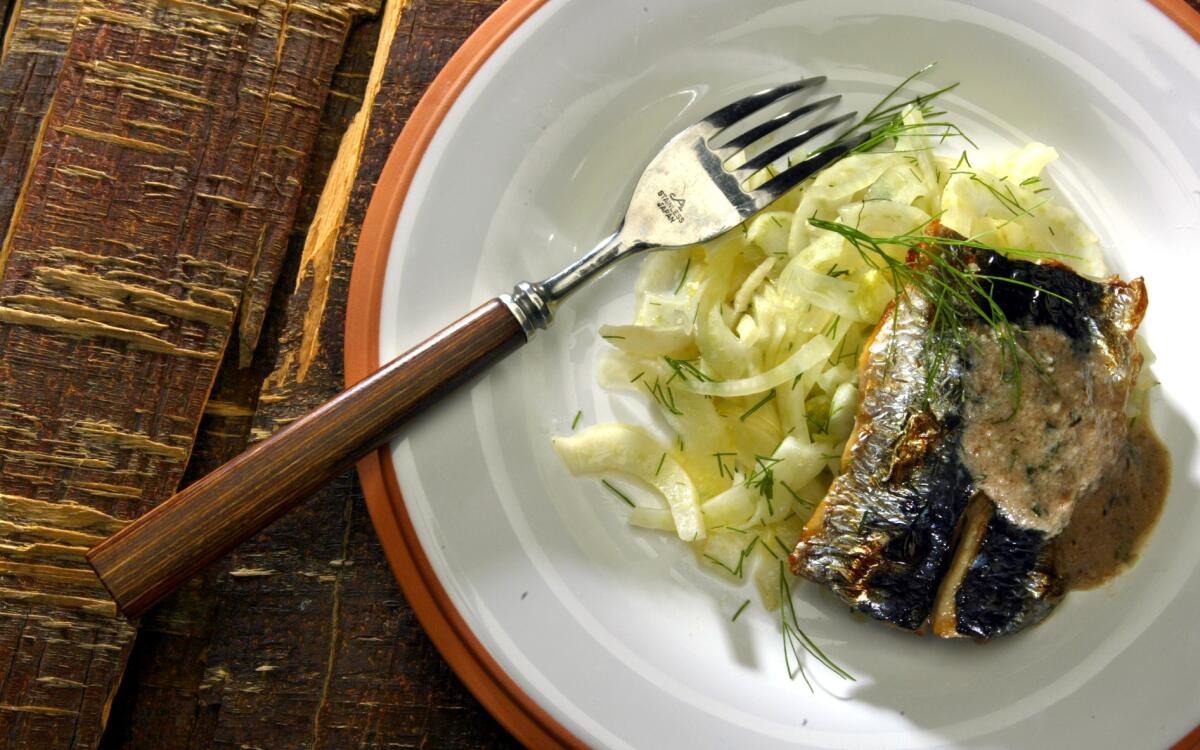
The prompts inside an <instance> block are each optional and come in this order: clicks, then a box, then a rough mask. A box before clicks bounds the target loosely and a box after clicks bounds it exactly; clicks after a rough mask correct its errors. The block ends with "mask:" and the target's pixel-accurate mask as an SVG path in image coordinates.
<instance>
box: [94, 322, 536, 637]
mask: <svg viewBox="0 0 1200 750" xmlns="http://www.w3.org/2000/svg"><path fill="white" fill-rule="evenodd" d="M524 341H525V335H524V333H523V332H522V330H521V325H520V323H519V322H518V321H517V319H516V317H514V315H513V314H512V312H510V311H509V309H508V307H507V305H505V304H504V303H503V302H501V301H500V299H498V298H497V299H493V300H491V301H490V302H486V303H484V304H483V305H481V306H480V307H478V308H476V309H475V310H474V311H472V312H470V313H468V314H467V315H466V316H465V317H463V318H462V319H460V320H459V321H457V322H456V323H453V324H451V325H450V326H448V327H446V328H444V329H442V330H441V331H440V332H439V333H437V334H435V335H434V336H432V337H431V338H429V339H427V340H425V342H423V343H422V344H420V345H418V346H417V347H415V348H413V349H411V350H409V351H408V352H407V353H405V354H403V355H401V356H400V357H398V358H397V359H395V360H393V361H392V362H390V363H388V364H387V365H385V366H384V367H383V368H382V369H380V370H379V371H378V372H376V373H374V374H373V375H371V376H370V377H368V378H367V379H366V380H364V381H362V382H361V383H358V384H357V385H355V386H353V387H351V388H349V389H348V390H346V391H344V392H343V393H341V394H340V395H338V396H337V397H336V398H334V399H333V400H332V401H330V402H328V403H326V404H325V405H324V406H321V407H320V408H318V409H317V410H316V411H313V412H311V413H309V414H307V415H306V416H304V417H303V418H301V419H300V420H298V421H296V422H294V423H292V424H291V425H289V426H288V427H286V428H284V429H282V430H280V431H279V432H277V433H275V435H274V436H272V437H270V438H268V439H267V440H264V441H263V442H261V443H259V444H258V445H256V446H254V447H253V448H251V449H250V450H248V451H246V452H245V453H243V454H241V455H240V456H238V457H237V458H235V459H233V460H232V461H230V462H229V463H227V464H225V465H224V466H221V467H220V468H218V469H217V470H216V471H214V472H213V473H211V474H209V475H208V476H206V477H204V478H203V479H201V480H199V481H198V482H196V483H194V484H192V485H190V486H189V487H187V488H186V489H184V490H183V491H182V492H179V493H178V494H176V495H175V496H174V497H172V498H171V499H169V500H167V501H166V502H165V503H163V504H161V505H159V506H158V507H156V508H154V509H153V510H151V511H150V512H149V513H146V514H145V515H143V516H142V517H140V518H138V519H137V520H136V521H134V522H133V523H131V524H130V525H129V526H127V527H125V528H124V529H122V530H121V531H119V532H117V533H116V534H114V535H113V536H111V537H109V538H108V539H106V540H104V541H103V542H101V543H100V544H99V545H97V546H96V547H94V548H93V549H91V550H90V551H89V552H88V553H87V559H88V561H89V562H90V563H91V565H92V567H93V568H95V570H96V573H97V574H98V575H99V576H100V580H101V581H103V582H104V585H105V586H107V587H108V590H109V592H110V593H111V594H112V596H113V599H115V600H116V603H117V607H118V608H119V609H120V610H121V612H123V613H124V614H125V615H126V616H127V617H130V618H134V617H137V616H138V615H140V614H142V613H143V612H145V611H146V610H147V609H148V608H149V607H150V605H152V604H153V603H154V602H156V601H158V600H159V599H160V598H162V597H163V596H164V595H166V594H167V593H169V592H171V591H172V590H174V589H175V588H176V587H177V586H179V585H180V584H181V583H183V582H184V581H186V580H187V579H188V578H190V577H191V576H193V575H195V574H196V573H197V572H199V571H200V570H201V569H202V568H204V567H205V566H206V565H208V564H209V563H211V562H213V561H214V560H216V559H217V558H219V557H221V556H222V555H224V554H225V553H226V552H228V551H230V550H231V549H233V548H234V547H235V546H237V545H238V544H239V543H240V542H242V541H244V540H246V539H248V538H249V537H251V536H253V535H254V534H256V533H257V532H258V531H260V530H262V529H263V528H264V527H266V526H267V525H268V524H269V523H271V522H272V521H274V520H275V519H276V518H278V517H279V516H281V515H283V514H284V513H285V512H287V511H288V510H289V509H291V508H292V507H294V506H295V505H297V504H298V503H299V502H300V501H301V500H303V499H305V498H306V497H308V496H309V495H311V494H312V493H313V492H314V491H316V490H317V489H319V488H320V487H321V486H322V485H325V484H327V483H328V482H329V481H330V480H332V479H333V478H334V477H335V476H337V475H338V474H339V473H340V472H342V471H343V470H344V469H346V468H347V467H349V466H350V465H351V464H352V463H353V462H354V461H356V460H357V459H359V458H361V457H362V456H363V455H365V454H366V453H368V452H369V451H371V450H373V449H375V448H377V447H379V446H380V445H382V444H383V443H384V442H385V441H386V440H387V439H388V438H389V437H390V436H391V435H392V434H393V433H394V432H395V431H396V430H397V428H399V427H400V425H401V424H402V423H403V422H404V421H405V420H406V419H408V418H409V417H411V416H413V415H414V414H416V413H417V412H418V411H420V410H421V409H422V408H423V407H425V406H427V405H429V404H430V403H432V402H433V401H435V400H436V399H438V398H439V397H440V396H442V395H444V394H445V393H447V392H448V391H450V390H451V389H452V388H454V387H455V386H456V385H458V384H460V383H462V382H463V381H464V380H466V379H468V378H469V377H471V375H473V374H475V373H476V372H478V371H479V370H481V369H483V368H484V367H486V366H487V365H489V364H491V363H493V362H496V361H498V360H499V359H501V358H502V357H504V355H506V354H508V353H509V352H511V351H513V350H514V349H516V348H517V347H518V346H520V345H521V344H522V343H524Z"/></svg>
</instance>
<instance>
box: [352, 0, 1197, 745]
mask: <svg viewBox="0 0 1200 750" xmlns="http://www.w3.org/2000/svg"><path fill="white" fill-rule="evenodd" d="M546 2H547V0H507V1H506V2H505V3H504V4H503V5H501V6H500V7H499V8H498V9H497V10H496V11H495V12H494V13H493V14H492V15H491V16H490V17H489V18H488V19H487V20H486V21H485V22H484V23H483V24H482V25H480V27H479V28H478V29H476V31H475V32H474V33H473V34H471V36H470V37H468V38H467V40H466V42H464V44H463V46H462V47H461V48H460V49H459V50H458V52H456V53H455V54H454V56H453V57H452V58H451V59H450V61H449V62H448V63H447V64H446V67H445V68H443V69H442V71H441V72H440V73H439V74H438V76H437V77H436V78H435V79H434V81H433V83H431V84H430V86H429V88H428V89H427V90H426V92H425V94H424V95H423V96H422V98H421V101H420V102H419V103H418V105H417V107H416V109H414V111H413V113H412V115H411V116H410V117H409V119H408V122H407V123H406V124H405V126H404V129H403V131H402V132H401V134H400V136H399V138H398V139H397V140H396V143H395V144H394V145H393V147H392V150H391V153H390V154H389V156H388V159H387V162H386V163H385V165H384V168H383V172H382V173H381V174H380V177H379V181H378V183H377V185H376V188H375V191H374V194H373V195H372V198H371V203H370V206H369V207H368V210H367V215H366V218H365V220H364V222H363V228H362V233H361V235H360V237H359V242H358V248H357V251H356V254H355V258H354V268H353V271H352V274H351V278H350V291H349V303H348V305H347V309H346V332H345V354H344V357H345V371H346V384H347V385H351V384H353V383H357V382H358V381H360V380H362V379H363V378H365V377H366V376H367V375H369V374H370V373H371V372H373V371H374V370H376V369H378V368H379V366H380V365H381V364H382V363H381V362H380V361H379V331H380V309H381V305H380V302H381V300H382V297H383V283H384V271H385V269H386V267H387V261H388V255H389V253H390V250H391V239H392V233H393V231H394V229H395V226H396V222H397V220H398V218H399V216H400V210H401V208H402V206H403V204H404V200H405V197H406V195H407V192H408V188H409V185H410V184H411V182H412V178H413V175H414V174H415V173H416V170H417V168H418V167H419V166H420V164H421V161H422V159H423V157H424V154H425V150H426V148H427V147H428V145H429V143H430V141H431V140H432V139H433V136H434V134H435V133H436V132H437V130H438V128H439V127H440V126H441V123H442V120H443V119H444V118H445V116H446V113H447V112H448V111H449V110H450V108H451V107H452V106H453V105H454V103H455V102H456V101H457V99H458V96H459V95H460V94H461V93H462V91H463V89H464V88H465V87H466V86H467V84H468V83H469V82H470V81H471V79H472V78H473V77H474V75H475V73H476V72H477V71H478V70H479V69H480V68H481V67H482V66H483V64H484V63H485V62H486V61H487V60H488V59H489V58H490V57H491V55H492V54H493V53H494V52H495V51H496V49H497V48H498V47H499V46H500V45H501V44H502V43H503V42H504V41H505V40H506V39H507V38H508V37H509V36H510V35H511V34H512V33H513V31H515V30H516V29H517V28H518V27H519V26H520V25H521V24H523V23H524V22H525V21H526V20H527V19H528V18H529V16H530V15H532V14H533V13H534V12H535V11H536V10H538V9H539V8H540V7H542V6H543V5H544V4H545V3H546ZM1150 2H1151V3H1152V4H1153V5H1155V6H1156V7H1157V8H1158V9H1159V10H1161V11H1162V12H1163V13H1164V14H1165V15H1166V16H1168V17H1169V18H1170V19H1171V20H1173V21H1174V22H1175V23H1177V24H1179V26H1180V27H1182V28H1183V29H1184V30H1185V31H1187V32H1188V33H1189V34H1190V35H1191V36H1192V37H1193V38H1195V39H1196V40H1197V41H1200V12H1197V11H1196V10H1195V9H1193V8H1192V7H1190V6H1189V4H1188V3H1187V1H1186V0H1150ZM358 474H359V479H360V482H361V484H362V489H363V494H364V495H365V496H366V502H367V509H368V511H369V513H370V515H371V520H372V523H373V524H374V525H375V530H376V533H377V534H378V535H379V540H380V543H381V544H382V546H383V550H384V553H385V555H386V556H387V560H388V564H389V565H390V566H391V568H392V572H393V574H394V575H395V576H396V579H397V580H398V581H399V583H400V587H401V589H402V590H403V592H404V595H405V597H406V598H407V599H408V602H409V605H410V606H412V608H413V611H414V612H415V613H416V615H417V619H418V620H419V621H420V623H421V625H422V627H424V629H425V631H426V633H428V634H429V637H430V638H431V639H432V641H433V643H434V645H435V646H437V648H438V650H439V651H440V652H441V654H442V656H443V657H445V659H446V661H447V662H448V663H449V664H450V666H451V668H452V669H453V670H454V672H455V673H456V674H457V675H458V677H459V678H460V679H461V680H462V681H463V683H464V684H465V685H466V686H467V688H468V689H469V690H470V691H471V692H472V693H473V694H474V695H475V697H476V698H477V699H478V700H479V702H480V703H482V704H483V706H484V707H485V708H486V709H487V710H488V711H489V712H490V713H491V715H492V716H493V717H495V718H496V720H497V721H499V722H500V724H502V725H503V726H504V728H505V729H507V730H508V731H509V732H511V733H512V735H513V736H514V737H515V738H516V739H518V740H520V741H521V742H522V743H523V744H525V745H526V746H529V747H537V748H584V747H586V745H585V744H584V743H583V742H581V741H580V740H579V739H578V738H577V737H575V736H574V735H572V734H571V733H570V731H568V730H567V729H566V728H565V727H564V726H563V725H562V724H560V723H559V722H557V721H556V720H555V719H554V718H553V717H551V716H550V714H549V713H547V712H546V711H545V710H544V709H543V708H542V707H541V706H539V705H538V704H537V703H536V702H535V701H534V700H533V699H532V698H530V697H529V695H527V694H526V693H525V692H524V691H523V690H521V688H520V687H519V686H518V685H517V684H516V683H515V682H514V681H513V679H512V678H511V677H510V676H509V675H508V674H507V673H506V672H505V671H504V670H503V668H502V667H501V666H500V665H499V664H498V663H497V662H496V660H495V659H493V658H492V656H491V654H489V653H488V651H487V649H486V648H485V647H484V646H483V644H482V643H481V642H480V641H479V639H478V638H476V637H475V635H474V633H472V632H471V629H470V627H469V626H468V625H467V623H466V621H465V620H464V619H463V617H462V615H461V614H460V613H459V612H458V610H457V609H456V608H455V607H454V604H453V603H452V602H451V600H450V598H449V596H448V595H447V593H446V591H445V589H444V588H443V587H442V584H441V582H440V581H439V580H438V578H437V575H436V573H434V571H433V568H432V566H431V565H430V562H429V559H428V558H427V557H426V555H425V552H424V550H423V549H422V547H421V544H420V541H419V539H418V537H417V534H416V531H415V529H414V528H413V525H412V521H411V519H410V518H409V515H408V512H407V509H406V507H405V503H404V497H403V495H402V493H401V490H400V484H399V480H398V479H397V477H396V472H395V469H394V468H393V466H392V463H391V460H390V458H389V454H388V450H387V447H386V446H384V447H383V448H380V449H378V450H377V451H375V452H373V453H371V454H369V455H367V456H366V457H365V458H363V459H362V460H361V461H359V463H358ZM1173 750H1200V727H1197V728H1196V729H1195V730H1194V731H1193V732H1191V733H1190V734H1189V735H1188V736H1187V737H1185V738H1183V739H1181V740H1180V741H1179V742H1178V743H1177V744H1176V745H1175V746H1174V747H1173Z"/></svg>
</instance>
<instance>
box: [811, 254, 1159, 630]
mask: <svg viewBox="0 0 1200 750" xmlns="http://www.w3.org/2000/svg"><path fill="white" fill-rule="evenodd" d="M945 252H946V257H947V258H949V259H951V261H952V262H953V263H954V264H955V265H956V266H958V267H960V268H963V269H970V270H973V271H976V272H977V273H978V274H979V277H980V281H981V284H982V285H983V286H984V289H985V290H986V291H987V293H988V295H989V296H990V297H991V299H992V300H994V301H995V303H996V304H997V305H998V306H999V308H1000V310H1001V311H1002V312H1003V314H1004V316H1005V317H1006V318H1007V319H1008V320H1009V322H1010V323H1012V324H1013V325H1015V326H1017V327H1018V328H1024V329H1029V328H1032V327H1034V326H1051V327H1053V328H1056V329H1057V330H1059V331H1061V332H1062V333H1063V334H1065V335H1066V336H1067V337H1069V339H1070V340H1071V346H1072V348H1075V349H1078V350H1079V351H1087V350H1088V349H1089V348H1090V347H1093V346H1095V345H1096V342H1097V341H1098V340H1101V339H1105V338H1107V337H1112V336H1126V337H1131V336H1132V334H1133V331H1134V330H1136V328H1137V324H1138V322H1140V320H1141V316H1142V313H1143V312H1144V310H1145V295H1144V287H1142V285H1141V283H1140V281H1138V282H1134V283H1132V284H1125V283H1124V282H1120V281H1116V280H1114V281H1112V282H1095V281H1091V280H1089V279H1086V278H1084V277H1082V276H1079V275H1078V274H1076V273H1074V272H1073V271H1072V270H1071V269H1069V268H1067V267H1066V266H1064V265H1061V264H1058V263H1044V264H1036V263H1030V262H1026V261H1020V260H1012V259H1009V258H1005V257H1004V256H1002V255H999V254H997V253H994V252H991V251H987V250H981V249H973V248H968V247H948V248H946V249H945ZM986 277H993V278H994V279H1006V280H1007V281H1001V280H988V279H987V278H986ZM1014 282H1015V283H1014ZM1048 292H1049V293H1048ZM1122 295H1124V296H1122ZM1131 295H1132V296H1131ZM1114 311H1115V312H1114ZM931 313H932V305H931V304H930V303H929V302H928V301H927V300H924V299H923V298H922V297H921V296H920V295H919V294H915V293H914V294H909V295H907V298H901V299H900V300H898V302H897V304H896V305H895V308H894V310H893V311H892V312H891V314H890V315H885V316H884V320H883V321H881V323H880V326H879V328H878V329H877V331H876V334H875V336H874V337H873V339H872V341H871V342H869V345H868V347H867V348H866V350H865V351H864V354H863V358H862V361H861V362H860V393H861V394H862V402H861V404H860V408H859V414H858V417H857V420H856V429H855V434H854V435H852V437H851V440H850V443H849V445H848V447H847V457H846V460H845V462H844V466H845V467H846V471H845V473H843V474H842V476H841V477H839V478H838V479H837V480H835V482H834V484H833V486H832V487H831V488H830V491H829V493H828V494H827V496H826V498H825V500H824V501H823V502H822V504H821V506H820V507H819V508H818V510H817V512H816V513H815V514H814V516H813V518H812V520H810V522H809V524H808V527H807V528H806V530H805V532H804V534H803V536H802V537H801V540H800V542H799V543H798V544H797V546H796V549H795V551H794V552H793V553H792V555H791V557H790V558H789V561H790V564H791V568H792V571H793V572H794V573H796V574H797V575H801V576H804V577H806V578H809V579H811V580H814V581H816V582H819V583H822V584H824V585H826V586H828V587H829V588H830V589H831V590H832V591H833V592H834V593H835V594H836V595H837V596H839V597H840V598H842V599H843V600H844V601H845V602H847V603H848V604H849V605H850V606H851V607H852V608H854V609H856V610H858V611H860V612H863V613H865V614H867V615H870V616H871V617H874V618H876V619H879V620H882V621H884V622H888V623H891V624H893V625H896V626H898V627H901V628H904V629H907V630H919V629H921V628H922V626H923V625H924V624H925V623H926V622H927V621H928V619H929V617H930V614H931V611H932V610H933V608H934V606H935V603H936V601H937V599H938V596H939V587H940V586H941V584H942V581H943V578H944V577H945V576H946V574H947V571H948V569H949V567H950V564H951V562H952V559H953V557H954V554H955V548H956V546H957V544H958V533H959V527H960V524H961V520H962V518H963V513H964V509H965V508H966V506H967V503H968V501H969V500H970V499H971V498H972V497H973V496H975V495H976V494H977V493H978V489H977V488H976V486H975V482H974V480H973V478H972V476H971V474H970V471H969V470H968V469H967V468H966V467H965V466H964V464H963V460H962V458H961V451H960V439H961V435H962V427H963V425H962V420H963V418H964V413H965V410H964V405H963V395H962V394H963V381H964V378H965V377H966V376H967V373H968V372H969V367H970V355H969V353H968V352H963V351H956V350H954V349H953V348H952V349H951V352H950V354H949V355H947V358H946V361H945V363H944V365H943V368H942V370H941V371H940V373H939V374H938V376H937V377H938V380H937V382H936V383H934V384H933V386H932V387H931V388H926V367H925V362H926V356H927V355H928V349H929V347H930V346H931V342H930V340H929V336H928V335H927V333H928V329H929V325H930V318H931ZM982 332H983V327H982V325H981V326H980V329H979V330H973V331H969V332H968V335H971V336H978V335H982ZM983 497H984V498H985V499H987V498H986V496H983ZM989 504H990V500H989ZM972 552H973V553H974V557H973V559H972V560H971V564H970V566H969V568H968V569H967V572H966V574H965V575H964V576H963V578H962V581H961V583H959V584H958V585H957V588H956V589H955V590H953V591H951V592H950V594H951V595H953V597H954V605H955V610H956V615H957V625H956V628H957V634H958V635H962V636H966V637H972V638H978V639H986V638H991V637H995V636H998V635H1004V634H1008V633H1013V632H1016V631H1018V630H1021V629H1023V628H1025V627H1028V626H1029V625H1032V624H1034V623H1036V622H1039V621H1041V620H1042V619H1044V618H1045V616H1046V615H1048V614H1049V613H1050V612H1051V611H1053V609H1054V607H1055V606H1056V605H1057V603H1058V602H1059V601H1060V600H1061V598H1062V596H1063V593H1064V590H1065V588H1066V587H1065V585H1064V583H1063V581H1062V580H1061V578H1060V577H1059V576H1058V574H1057V571H1056V570H1055V569H1054V555H1053V537H1052V536H1049V535H1047V534H1045V533H1043V532H1040V531H1037V530H1035V529H1026V528H1020V527H1018V526H1016V525H1014V524H1013V523H1011V522H1010V521H1009V520H1007V519H1006V518H1005V517H1004V516H1003V514H1001V513H999V512H994V513H992V514H991V516H990V518H989V520H988V522H987V526H986V530H985V532H984V534H983V537H982V539H981V542H980V545H979V548H978V549H977V550H974V551H971V550H967V551H965V553H966V554H970V553H972Z"/></svg>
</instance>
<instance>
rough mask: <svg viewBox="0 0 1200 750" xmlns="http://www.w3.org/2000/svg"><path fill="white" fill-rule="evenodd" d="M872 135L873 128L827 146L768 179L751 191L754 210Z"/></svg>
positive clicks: (765, 205) (762, 206)
mask: <svg viewBox="0 0 1200 750" xmlns="http://www.w3.org/2000/svg"><path fill="white" fill-rule="evenodd" d="M872 135H874V131H872V130H868V131H865V132H863V133H859V134H858V135H856V136H854V137H853V138H851V139H850V140H848V141H846V142H845V143H840V144H838V145H836V146H832V147H830V148H827V149H825V150H824V151H822V152H820V153H819V154H817V155H816V156H813V157H811V158H808V159H805V160H804V161H802V162H800V163H799V164H794V165H792V166H790V167H788V168H787V169H785V170H783V171H782V172H780V173H779V174H778V175H776V176H775V177H772V178H771V179H769V180H767V181H766V182H765V183H763V184H762V185H761V186H760V187H759V188H758V189H756V190H752V191H750V197H751V198H753V199H754V210H755V211H759V210H762V209H763V208H766V207H767V206H768V205H770V204H772V203H774V202H775V201H776V200H778V199H779V197H780V196H782V195H783V194H784V193H786V192H787V191H789V190H791V189H792V188H794V187H796V186H797V185H799V184H800V183H801V182H803V181H804V180H806V179H808V178H809V177H811V176H812V175H814V174H816V173H817V172H819V171H821V170H822V169H824V168H825V167H826V166H828V165H829V164H831V163H833V162H835V161H837V160H838V159H840V158H842V157H843V156H845V155H846V154H848V153H850V152H851V151H853V150H854V149H856V148H858V147H859V146H861V145H862V144H864V143H866V142H867V141H868V140H870V139H871V136H872Z"/></svg>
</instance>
